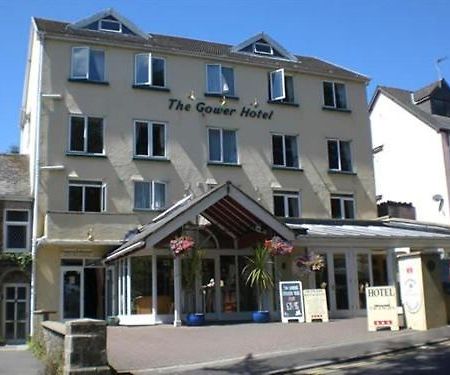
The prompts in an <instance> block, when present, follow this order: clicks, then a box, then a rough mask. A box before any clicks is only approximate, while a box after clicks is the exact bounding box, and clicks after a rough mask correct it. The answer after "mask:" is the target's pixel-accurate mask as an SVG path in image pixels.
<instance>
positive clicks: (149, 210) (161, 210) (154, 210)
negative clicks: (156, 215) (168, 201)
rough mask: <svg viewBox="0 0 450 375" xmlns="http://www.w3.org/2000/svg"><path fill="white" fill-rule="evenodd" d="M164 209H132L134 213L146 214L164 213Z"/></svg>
mask: <svg viewBox="0 0 450 375" xmlns="http://www.w3.org/2000/svg"><path fill="white" fill-rule="evenodd" d="M165 210H166V209H165V208H158V209H151V208H135V207H134V208H133V211H134V212H143V213H145V212H148V213H152V212H164V211H165Z"/></svg>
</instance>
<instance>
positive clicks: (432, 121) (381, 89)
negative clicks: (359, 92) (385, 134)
mask: <svg viewBox="0 0 450 375" xmlns="http://www.w3.org/2000/svg"><path fill="white" fill-rule="evenodd" d="M435 83H436V82H435ZM435 83H433V85H434V84H435ZM431 86H432V85H429V86H426V87H424V88H423V89H420V90H418V91H416V93H419V94H418V95H417V96H418V97H419V96H422V98H424V97H425V96H423V95H427V93H431V91H433V90H434V88H436V87H434V88H431ZM430 90H431V91H430ZM380 93H383V94H384V95H386V96H387V97H388V98H390V99H391V100H393V101H394V102H396V103H397V104H398V105H400V106H401V107H403V108H404V109H405V110H407V111H408V112H410V113H411V114H413V115H414V116H416V117H417V118H418V119H419V120H421V121H423V122H424V123H426V124H427V125H429V126H430V127H432V128H433V129H435V130H437V131H439V130H441V129H445V130H450V118H449V117H445V116H440V115H433V114H431V113H430V112H427V111H424V110H423V109H421V108H420V107H419V106H418V105H416V104H415V102H414V101H413V100H414V97H413V95H414V92H412V91H408V90H402V89H398V88H394V87H386V86H378V87H377V89H376V90H375V94H374V95H373V97H372V100H371V101H370V105H369V111H370V112H371V111H372V108H373V106H374V104H375V102H376V99H377V97H378V95H379V94H380ZM428 95H429V94H428Z"/></svg>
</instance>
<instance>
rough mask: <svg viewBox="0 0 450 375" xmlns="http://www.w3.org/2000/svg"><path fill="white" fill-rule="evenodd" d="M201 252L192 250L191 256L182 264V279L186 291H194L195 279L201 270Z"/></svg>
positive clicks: (202, 253) (202, 252)
mask: <svg viewBox="0 0 450 375" xmlns="http://www.w3.org/2000/svg"><path fill="white" fill-rule="evenodd" d="M204 253H205V252H204V251H203V250H198V249H195V248H194V249H192V250H191V254H190V255H189V256H188V257H186V258H185V261H184V262H183V268H182V272H183V279H184V285H185V287H186V289H187V290H190V291H195V278H196V277H197V275H199V274H200V271H201V269H202V259H203V256H204Z"/></svg>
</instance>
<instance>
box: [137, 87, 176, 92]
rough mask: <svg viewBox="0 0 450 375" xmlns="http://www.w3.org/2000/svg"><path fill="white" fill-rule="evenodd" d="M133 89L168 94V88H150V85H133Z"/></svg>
mask: <svg viewBox="0 0 450 375" xmlns="http://www.w3.org/2000/svg"><path fill="white" fill-rule="evenodd" d="M132 87H133V89H140V90H150V91H164V92H170V89H169V88H168V87H162V86H152V85H133V86H132Z"/></svg>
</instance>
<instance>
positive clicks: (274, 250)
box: [264, 236, 294, 256]
mask: <svg viewBox="0 0 450 375" xmlns="http://www.w3.org/2000/svg"><path fill="white" fill-rule="evenodd" d="M264 247H265V248H266V249H267V250H268V251H269V253H270V255H272V256H275V255H289V254H290V253H291V252H292V250H293V249H294V246H292V245H291V244H290V243H289V242H287V241H284V240H283V239H281V238H280V237H278V236H275V237H273V238H272V239H271V240H266V241H264Z"/></svg>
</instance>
